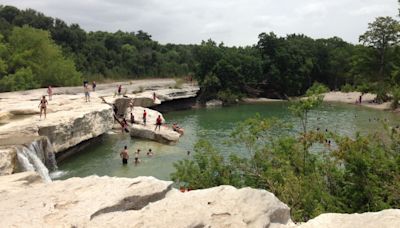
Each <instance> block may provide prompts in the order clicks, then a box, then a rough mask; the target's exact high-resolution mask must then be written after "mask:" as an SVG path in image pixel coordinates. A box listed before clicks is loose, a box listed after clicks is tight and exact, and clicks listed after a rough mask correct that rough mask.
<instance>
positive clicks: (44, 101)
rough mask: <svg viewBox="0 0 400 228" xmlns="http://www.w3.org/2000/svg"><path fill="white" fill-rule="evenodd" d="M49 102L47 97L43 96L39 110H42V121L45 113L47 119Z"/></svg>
mask: <svg viewBox="0 0 400 228" xmlns="http://www.w3.org/2000/svg"><path fill="white" fill-rule="evenodd" d="M47 103H48V102H47V100H46V96H43V97H42V99H41V100H40V103H39V106H38V108H40V119H42V113H43V112H44V118H45V119H46V112H47V111H46V109H47Z"/></svg>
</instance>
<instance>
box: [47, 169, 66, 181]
mask: <svg viewBox="0 0 400 228" xmlns="http://www.w3.org/2000/svg"><path fill="white" fill-rule="evenodd" d="M67 174H68V171H63V170H57V171H53V172H50V177H51V179H52V180H54V179H59V178H61V177H63V176H65V175H67Z"/></svg>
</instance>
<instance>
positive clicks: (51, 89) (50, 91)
mask: <svg viewBox="0 0 400 228" xmlns="http://www.w3.org/2000/svg"><path fill="white" fill-rule="evenodd" d="M47 94H48V95H49V100H50V101H51V97H52V96H53V88H51V86H49V88H47Z"/></svg>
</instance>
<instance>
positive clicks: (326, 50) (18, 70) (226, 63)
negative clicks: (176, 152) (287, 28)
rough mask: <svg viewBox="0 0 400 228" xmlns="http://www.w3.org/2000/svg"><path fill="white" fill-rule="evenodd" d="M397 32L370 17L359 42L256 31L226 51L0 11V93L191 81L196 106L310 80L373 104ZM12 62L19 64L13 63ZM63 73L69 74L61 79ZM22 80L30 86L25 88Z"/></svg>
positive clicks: (389, 22)
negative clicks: (367, 96) (367, 97)
mask: <svg viewBox="0 0 400 228" xmlns="http://www.w3.org/2000/svg"><path fill="white" fill-rule="evenodd" d="M399 27H400V26H399V23H398V21H397V20H395V19H393V18H391V17H379V18H376V20H375V21H374V22H371V23H370V24H369V28H368V30H367V31H366V32H365V33H364V34H360V44H351V43H348V42H346V41H344V40H342V39H341V38H339V37H333V38H328V39H312V38H310V37H307V36H305V35H302V34H289V35H287V36H285V37H279V36H277V35H276V34H274V33H273V32H270V33H261V34H260V35H259V37H258V38H259V39H258V42H257V44H254V45H251V46H245V47H236V46H233V47H227V46H225V45H224V44H223V43H220V44H217V43H216V42H214V41H213V40H211V39H210V40H207V41H203V42H202V43H201V44H198V45H176V44H165V45H162V44H159V43H158V42H157V41H154V40H152V37H151V35H150V34H148V33H146V32H144V31H137V32H122V31H117V32H115V33H110V32H102V31H96V32H86V31H84V30H83V29H82V28H80V26H79V25H78V24H70V25H68V24H66V23H65V22H64V21H62V20H61V19H58V18H51V17H48V16H45V15H44V14H42V13H40V12H37V11H35V10H33V9H26V10H19V9H18V8H16V7H13V6H0V34H1V35H2V38H1V47H2V48H1V50H0V52H1V53H0V54H1V56H0V57H1V67H0V89H1V91H7V90H21V89H29V88H36V87H38V86H46V85H48V84H52V85H54V86H63V85H73V84H78V83H79V82H78V81H80V80H82V77H84V78H85V79H89V80H101V79H112V80H118V79H135V78H140V77H185V76H190V77H192V76H193V77H194V78H195V79H196V80H197V81H198V83H199V85H200V87H201V94H200V99H201V100H202V101H206V100H209V99H214V98H218V99H221V100H223V101H224V102H225V103H231V102H235V101H237V100H238V99H240V98H241V97H245V96H246V97H258V96H263V97H269V98H286V97H290V96H299V95H302V94H304V93H305V91H306V90H307V89H308V88H309V87H310V86H311V85H312V84H313V83H314V82H319V83H322V84H324V85H326V86H328V87H329V89H331V90H343V91H351V90H357V91H361V92H369V91H372V92H375V93H376V94H378V98H379V99H378V101H384V100H387V98H388V97H387V92H388V91H391V90H393V91H394V90H396V88H397V86H394V85H398V84H399V83H400V61H399V60H400V59H399V58H400V53H399V51H400V49H399V46H398V41H399ZM28 34H31V35H33V36H37V37H41V38H40V40H41V42H35V41H34V40H31V39H29V38H26V39H23V37H22V38H21V36H24V35H26V36H27V35H28ZM16 39H17V40H18V39H19V41H18V42H25V43H24V45H20V44H18V47H19V51H20V53H19V52H15V50H14V49H15V47H16V42H17V41H16ZM44 44H46V45H45V46H46V48H47V50H48V51H50V50H51V53H53V54H54V53H57V57H54V56H51V57H48V59H51V60H52V61H51V64H50V63H49V62H48V60H46V59H45V57H44V56H49V55H48V54H47V55H44V54H43V53H42V52H41V51H40V50H41V49H42V47H41V46H40V45H44ZM20 47H23V48H24V49H21V48H20ZM45 50H46V49H45ZM27 53H30V54H29V56H27V55H28V54H27ZM16 59H19V61H20V62H23V64H22V63H20V64H15V63H14V62H15V61H16ZM50 65H52V66H51V67H50ZM58 68H60V70H58ZM65 75H71V76H72V77H68V80H67V78H65ZM30 78H33V79H34V80H33V82H34V83H25V82H28V81H32V80H30ZM392 93H393V94H397V93H395V91H394V92H392ZM399 94H400V93H399Z"/></svg>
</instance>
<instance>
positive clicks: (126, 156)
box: [119, 146, 129, 165]
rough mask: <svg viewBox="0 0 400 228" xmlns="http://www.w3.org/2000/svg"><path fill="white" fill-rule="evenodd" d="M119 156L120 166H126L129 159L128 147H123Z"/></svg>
mask: <svg viewBox="0 0 400 228" xmlns="http://www.w3.org/2000/svg"><path fill="white" fill-rule="evenodd" d="M119 156H121V158H122V164H123V165H127V164H128V159H129V154H128V147H127V146H125V147H124V150H123V151H121V153H120V154H119Z"/></svg>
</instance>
